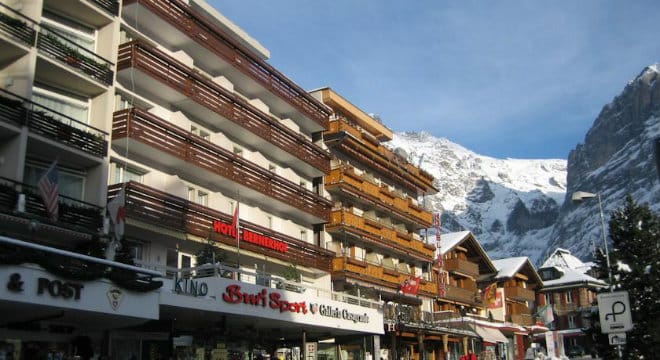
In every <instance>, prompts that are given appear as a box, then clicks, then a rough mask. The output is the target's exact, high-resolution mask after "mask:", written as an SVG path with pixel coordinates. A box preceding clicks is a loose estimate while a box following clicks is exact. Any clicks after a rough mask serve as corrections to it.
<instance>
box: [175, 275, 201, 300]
mask: <svg viewBox="0 0 660 360" xmlns="http://www.w3.org/2000/svg"><path fill="white" fill-rule="evenodd" d="M174 292H175V293H177V294H183V295H191V296H195V297H197V296H206V294H208V293H209V286H208V285H207V284H206V283H205V282H203V281H195V280H193V279H180V278H179V277H178V276H175V277H174Z"/></svg>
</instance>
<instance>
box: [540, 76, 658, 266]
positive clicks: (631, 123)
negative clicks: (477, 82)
mask: <svg viewBox="0 0 660 360" xmlns="http://www.w3.org/2000/svg"><path fill="white" fill-rule="evenodd" d="M659 138H660V64H655V65H651V66H648V67H646V68H645V69H644V70H643V71H642V72H641V73H640V74H639V75H638V76H637V77H636V78H635V79H634V80H632V81H630V82H629V83H628V84H627V85H626V87H625V88H624V89H623V91H622V92H621V94H620V95H619V96H617V97H615V98H614V100H612V102H611V103H609V104H607V105H605V106H604V107H603V109H602V110H601V112H600V114H599V115H598V117H597V118H596V120H595V121H594V124H593V126H592V127H591V129H590V130H589V131H588V132H587V135H586V136H585V140H584V143H583V144H578V145H577V146H576V147H575V149H573V150H572V151H571V152H570V154H569V156H568V173H567V191H566V197H565V198H564V201H563V205H562V207H561V209H560V210H559V216H558V218H557V222H556V224H555V226H554V228H553V231H552V234H551V235H550V237H549V239H548V240H549V243H548V244H549V246H548V248H547V249H546V251H545V253H544V255H545V254H549V253H551V252H552V251H553V249H555V248H557V247H563V248H566V249H569V250H570V251H571V253H572V254H573V255H575V256H577V257H578V258H581V259H590V258H593V254H594V249H595V248H601V249H602V248H603V245H604V244H603V233H602V226H601V221H600V213H599V208H598V199H597V198H593V199H589V200H586V201H583V202H581V203H579V204H576V203H572V202H571V195H572V194H573V193H574V192H575V191H586V192H590V193H598V194H600V196H601V203H602V207H603V214H604V220H605V223H606V224H605V225H606V230H605V231H606V237H607V238H608V239H609V236H607V231H608V230H607V227H608V226H607V223H609V219H610V215H611V213H612V211H614V210H616V209H620V208H621V207H622V206H623V201H624V199H625V197H626V194H631V195H632V197H633V199H635V201H636V202H638V203H640V204H644V203H646V204H648V205H649V207H650V208H651V209H652V210H654V211H656V212H658V211H660V182H659V180H658V179H659V178H658V174H659V172H658V169H657V167H656V161H657V160H658V159H656V158H655V155H654V154H655V152H656V149H655V145H654V144H655V143H656V140H657V139H659Z"/></svg>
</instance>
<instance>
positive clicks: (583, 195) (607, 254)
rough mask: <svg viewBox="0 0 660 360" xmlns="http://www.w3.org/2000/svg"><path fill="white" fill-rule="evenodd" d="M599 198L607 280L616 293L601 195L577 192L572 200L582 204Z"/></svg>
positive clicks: (611, 289)
mask: <svg viewBox="0 0 660 360" xmlns="http://www.w3.org/2000/svg"><path fill="white" fill-rule="evenodd" d="M594 197H595V198H598V211H599V213H600V226H601V232H602V233H603V244H604V245H605V261H606V262H607V278H608V282H609V288H610V292H613V291H614V288H613V287H612V285H613V283H612V268H611V267H610V252H609V250H608V247H607V236H606V235H605V216H604V215H603V203H602V202H601V199H600V193H595V194H594V193H590V192H585V191H576V192H574V193H573V196H572V197H571V200H572V201H573V202H581V201H582V200H584V199H591V198H594Z"/></svg>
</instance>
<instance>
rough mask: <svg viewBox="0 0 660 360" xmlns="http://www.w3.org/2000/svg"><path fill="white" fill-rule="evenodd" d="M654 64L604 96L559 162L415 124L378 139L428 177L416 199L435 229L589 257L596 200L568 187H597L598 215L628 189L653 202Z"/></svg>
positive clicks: (657, 96) (657, 89)
mask: <svg viewBox="0 0 660 360" xmlns="http://www.w3.org/2000/svg"><path fill="white" fill-rule="evenodd" d="M659 73H660V65H658V64H656V65H652V66H649V67H647V68H646V69H644V71H642V73H641V74H640V75H639V76H637V78H635V79H634V80H632V81H631V82H630V83H629V84H628V85H627V86H626V87H625V88H624V90H623V92H622V93H621V94H620V95H619V96H617V97H616V98H615V99H614V100H613V101H612V102H611V103H610V104H607V105H606V106H605V107H604V108H603V110H602V111H601V113H600V114H599V115H598V117H597V118H596V120H595V121H594V124H593V126H592V128H591V129H590V130H589V131H588V133H587V135H586V136H585V140H584V143H582V144H578V145H577V146H576V148H575V149H574V150H572V151H571V152H570V155H569V158H568V161H566V160H559V159H549V160H521V159H495V158H490V157H486V156H481V155H478V154H476V153H474V152H472V151H470V150H467V149H465V148H464V147H461V146H460V145H457V144H455V143H452V142H451V141H449V140H447V139H443V138H436V137H433V136H432V135H430V134H428V133H424V132H422V133H397V134H395V137H394V139H393V140H392V141H391V142H390V143H389V145H388V146H390V147H391V148H392V149H395V151H398V152H400V153H401V154H402V155H404V156H406V157H407V158H408V160H409V161H410V162H412V163H413V164H419V165H421V167H422V168H423V169H424V170H426V171H428V172H429V173H431V174H432V175H433V176H435V178H436V184H435V185H436V187H437V188H438V189H439V192H438V193H437V194H434V195H428V196H425V197H424V199H423V201H424V204H425V205H426V206H427V207H429V208H430V209H431V210H433V211H440V212H442V232H443V233H444V232H453V231H460V230H470V231H472V232H473V233H474V234H475V236H476V237H477V239H478V240H479V241H480V242H481V244H482V245H483V247H484V248H485V249H486V251H487V252H488V254H489V256H490V257H491V258H493V259H500V258H505V257H513V256H528V257H530V259H531V260H532V262H533V263H535V264H540V263H541V262H543V260H545V258H546V257H547V256H548V255H549V254H551V253H552V252H553V251H554V250H555V249H556V248H558V247H561V248H565V249H568V250H570V251H571V253H572V254H574V255H575V256H576V257H578V258H580V259H582V260H585V261H586V260H590V259H592V258H593V254H594V249H595V247H601V248H602V245H603V241H602V232H601V228H602V227H601V222H600V216H599V208H598V200H597V198H593V199H588V200H585V201H583V202H582V203H580V204H575V203H572V202H571V195H572V194H573V192H575V191H586V192H591V193H598V194H600V195H601V199H602V205H603V211H604V214H605V221H606V222H607V221H609V214H610V213H611V212H612V211H613V210H615V209H617V208H620V207H621V205H622V203H623V199H624V198H625V196H626V194H628V193H630V194H632V196H633V198H634V199H635V200H636V201H637V202H639V203H648V204H649V205H650V206H651V208H652V209H654V210H656V211H658V210H660V183H659V181H658V170H657V169H656V165H655V162H656V159H655V158H654V151H655V149H654V143H655V140H656V139H657V138H660V85H658V84H660V81H658V80H660V75H659ZM429 231H431V232H432V229H431V230H429Z"/></svg>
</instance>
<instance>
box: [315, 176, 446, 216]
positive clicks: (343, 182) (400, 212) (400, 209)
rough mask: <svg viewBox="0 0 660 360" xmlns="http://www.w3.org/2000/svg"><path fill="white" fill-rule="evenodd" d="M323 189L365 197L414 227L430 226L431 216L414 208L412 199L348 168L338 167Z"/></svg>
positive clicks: (328, 177)
mask: <svg viewBox="0 0 660 360" xmlns="http://www.w3.org/2000/svg"><path fill="white" fill-rule="evenodd" d="M325 188H326V189H327V190H328V191H330V192H332V191H333V189H335V188H341V189H345V190H347V191H346V192H347V193H349V194H351V195H353V196H357V197H365V198H367V199H368V200H370V201H373V202H376V203H377V204H378V205H379V206H380V207H381V210H382V211H386V212H388V213H389V214H391V215H392V217H395V218H398V219H400V220H402V221H405V222H408V223H413V224H415V227H416V228H417V227H419V228H428V227H430V226H431V225H432V221H433V214H431V213H430V212H428V211H426V210H423V209H421V208H419V207H417V206H414V205H413V203H412V199H410V198H406V199H402V198H401V197H399V196H398V195H396V194H394V193H392V192H391V191H390V190H389V189H388V188H387V187H385V186H379V185H376V184H374V183H372V182H371V181H369V180H367V179H365V178H364V177H362V176H360V175H358V174H356V173H355V171H354V169H353V168H352V167H350V166H342V167H338V168H336V169H334V170H331V171H330V174H328V175H327V176H326V177H325Z"/></svg>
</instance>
